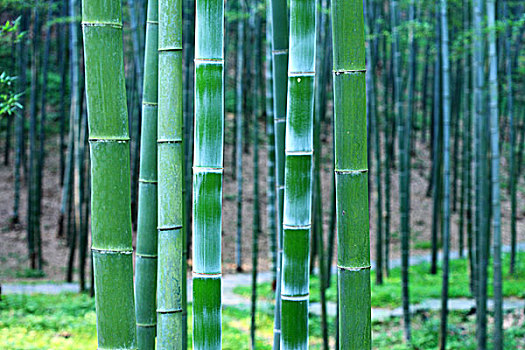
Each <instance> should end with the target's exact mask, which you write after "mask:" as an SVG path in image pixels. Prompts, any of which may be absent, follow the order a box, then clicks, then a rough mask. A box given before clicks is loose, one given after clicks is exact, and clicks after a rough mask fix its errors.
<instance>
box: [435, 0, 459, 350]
mask: <svg viewBox="0 0 525 350" xmlns="http://www.w3.org/2000/svg"><path fill="white" fill-rule="evenodd" d="M440 5H441V6H440V9H441V11H440V12H441V13H440V18H441V55H442V71H441V74H442V81H443V89H442V100H441V101H442V108H443V284H442V289H441V332H440V342H439V346H440V349H441V350H445V349H446V346H447V317H448V278H449V248H450V114H451V113H450V61H449V39H448V38H449V35H448V18H447V0H440ZM456 127H458V126H456Z"/></svg>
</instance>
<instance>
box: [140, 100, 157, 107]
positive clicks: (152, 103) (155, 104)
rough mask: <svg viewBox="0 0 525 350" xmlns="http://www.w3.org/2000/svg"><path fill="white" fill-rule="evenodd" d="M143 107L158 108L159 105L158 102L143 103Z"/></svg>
mask: <svg viewBox="0 0 525 350" xmlns="http://www.w3.org/2000/svg"><path fill="white" fill-rule="evenodd" d="M142 105H143V106H152V107H157V106H158V105H159V104H158V103H157V102H148V101H142Z"/></svg>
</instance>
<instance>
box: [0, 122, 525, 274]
mask: <svg viewBox="0 0 525 350" xmlns="http://www.w3.org/2000/svg"><path fill="white" fill-rule="evenodd" d="M232 119H233V116H232V115H230V114H229V115H228V117H227V120H226V127H227V134H226V145H225V153H224V155H225V156H224V158H225V176H224V189H223V241H222V259H223V271H224V273H225V274H229V273H234V272H235V268H236V265H235V236H236V217H237V209H236V208H237V203H236V193H237V188H236V187H237V185H236V182H235V179H234V177H233V175H232V160H233V158H232V150H233V147H232V145H231V142H230V141H231V139H232V135H231V133H230V132H229V131H228V130H229V129H231V123H232ZM260 129H261V130H264V128H263V126H262V125H261V128H260ZM260 139H261V142H260V144H261V145H260V157H259V179H260V185H259V186H260V187H259V188H260V192H261V193H260V197H259V201H260V207H261V224H262V234H261V235H260V237H259V262H258V266H259V269H260V270H261V271H267V270H269V269H270V265H271V260H270V255H269V250H268V247H269V237H268V230H267V212H266V202H267V196H266V180H267V168H266V161H267V152H266V147H265V146H264V141H265V139H266V138H265V137H264V135H263V134H262V133H261V136H260ZM330 144H331V139H330V138H329V137H323V138H322V148H323V153H322V166H321V175H322V197H323V198H322V203H323V208H322V210H323V228H324V234H325V237H327V235H328V229H329V222H330V193H331V181H332V180H331V179H332V160H331V151H329V150H330V147H329V145H330ZM46 147H47V149H46V160H45V169H44V175H43V177H44V178H43V200H42V204H43V208H42V223H41V227H42V245H43V256H44V260H45V265H44V273H43V275H41V274H39V273H37V272H35V271H34V270H31V269H30V268H29V261H28V258H27V243H26V208H27V187H26V183H25V181H23V182H22V186H21V198H20V223H18V224H15V225H12V224H11V217H12V212H13V198H14V178H13V159H14V155H13V154H11V162H10V164H9V165H8V166H5V165H3V163H2V164H1V165H0V240H1V244H0V281H4V282H8V281H10V282H13V281H34V280H40V281H63V280H64V279H65V273H66V265H67V257H68V254H69V249H68V247H67V243H66V240H65V239H64V238H57V230H58V217H59V212H60V201H61V190H60V184H59V149H58V139H57V138H56V137H53V138H50V139H49V141H48V142H47V143H46ZM251 151H252V149H251V148H250V149H249V152H248V153H244V155H243V177H244V181H243V193H244V198H243V209H242V214H243V215H242V218H243V221H242V232H243V236H242V267H243V270H244V271H250V270H251V254H252V231H253V230H252V224H253V223H252V221H253V212H252V211H253V202H254V199H253V198H254V196H253V181H252V179H253V171H254V166H253V154H252V152H251ZM0 152H1V153H0V154H3V142H2V145H1V147H0ZM504 152H505V150H504ZM503 154H505V153H503ZM428 159H429V151H428V148H427V146H426V145H423V144H421V143H417V144H416V146H415V152H413V155H412V176H411V203H412V204H411V223H412V224H411V227H412V231H411V251H410V254H411V255H412V256H417V255H427V254H428V253H429V252H430V247H431V243H430V242H431V240H430V238H431V227H432V198H431V197H427V196H426V192H427V186H428V180H427V177H428V174H429V171H430V169H431V163H430V162H429V160H428ZM374 169H375V162H374V161H372V164H371V174H370V176H372V177H371V179H372V181H371V204H370V236H371V257H372V259H375V241H376V229H375V228H376V217H377V214H378V212H377V210H376V206H375V198H376V184H375V177H374ZM383 169H384V168H383ZM506 169H507V165H506V162H505V159H504V158H503V160H502V174H503V175H502V179H501V180H502V181H501V183H502V206H501V207H502V241H503V244H504V245H509V244H510V201H509V196H508V191H507V189H506V187H507V186H506V184H507V176H506ZM458 173H459V172H458ZM383 175H384V171H383ZM391 179H392V191H391V195H390V200H391V258H392V259H397V258H399V256H400V247H399V246H400V239H399V234H398V231H397V228H398V226H399V219H398V217H399V215H398V212H399V205H398V200H399V196H398V193H399V191H398V172H397V171H396V169H393V170H392V174H391ZM523 180H524V179H523V177H521V182H520V185H519V186H518V187H519V193H518V221H517V225H518V231H517V232H518V241H523V240H525V236H524V233H525V182H524V181H523ZM459 187H460V186H459V181H458V186H457V189H458V191H459ZM458 209H459V205H458ZM458 223H459V219H458V213H457V212H456V213H453V214H452V219H451V249H452V250H458V232H459V229H458V227H459V226H458ZM134 235H135V233H134ZM465 244H466V238H465ZM190 265H191V262H190ZM76 272H77V273H78V270H76Z"/></svg>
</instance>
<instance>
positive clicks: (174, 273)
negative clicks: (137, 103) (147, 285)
mask: <svg viewBox="0 0 525 350" xmlns="http://www.w3.org/2000/svg"><path fill="white" fill-rule="evenodd" d="M158 9H159V12H158V20H159V28H158V30H159V33H158V69H159V70H158V124H157V152H158V155H157V156H158V160H157V172H158V219H157V220H158V224H157V225H158V250H157V252H158V267H157V323H158V326H157V349H182V344H183V332H182V324H183V318H182V313H183V288H184V280H185V278H186V271H185V270H184V268H183V267H184V258H183V251H184V249H185V246H184V199H183V187H184V166H183V164H184V163H183V160H184V149H183V130H182V126H183V114H182V104H183V100H182V92H183V91H182V90H183V84H182V1H180V0H160V1H159V5H158Z"/></svg>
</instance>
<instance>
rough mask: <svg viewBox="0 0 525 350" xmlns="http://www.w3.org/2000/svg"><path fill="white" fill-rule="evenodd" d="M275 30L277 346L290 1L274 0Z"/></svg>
mask: <svg viewBox="0 0 525 350" xmlns="http://www.w3.org/2000/svg"><path fill="white" fill-rule="evenodd" d="M270 15H271V16H270V17H271V22H272V23H271V27H272V28H271V29H272V45H271V46H272V74H273V79H272V80H273V81H272V83H273V84H272V88H273V117H274V142H275V193H276V197H277V225H276V226H277V227H276V229H277V268H276V275H277V277H276V282H277V283H276V288H275V320H274V336H273V349H274V350H278V349H279V347H280V344H281V275H282V274H281V271H282V268H281V266H282V255H283V230H282V219H283V205H284V202H283V200H284V139H285V135H284V133H285V126H286V89H287V85H288V76H287V71H288V9H287V3H286V0H270Z"/></svg>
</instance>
